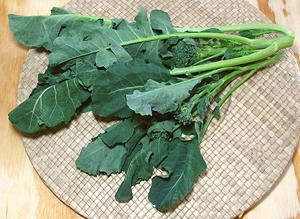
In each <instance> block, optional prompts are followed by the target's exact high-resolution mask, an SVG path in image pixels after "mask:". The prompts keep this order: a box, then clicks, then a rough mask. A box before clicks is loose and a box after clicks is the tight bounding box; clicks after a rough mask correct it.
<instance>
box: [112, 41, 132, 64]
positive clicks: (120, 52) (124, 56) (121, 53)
mask: <svg viewBox="0 0 300 219" xmlns="http://www.w3.org/2000/svg"><path fill="white" fill-rule="evenodd" d="M111 50H112V52H113V53H114V54H115V57H116V59H117V60H118V61H119V62H128V61H131V60H132V57H131V56H130V54H129V53H128V52H127V51H126V50H125V49H124V48H123V47H122V46H117V45H113V46H111Z"/></svg>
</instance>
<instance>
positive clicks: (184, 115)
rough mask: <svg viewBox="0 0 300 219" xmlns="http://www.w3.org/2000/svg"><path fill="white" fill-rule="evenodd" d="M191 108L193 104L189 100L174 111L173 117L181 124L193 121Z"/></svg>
mask: <svg viewBox="0 0 300 219" xmlns="http://www.w3.org/2000/svg"><path fill="white" fill-rule="evenodd" d="M192 110H193V104H192V103H191V102H187V103H184V104H183V105H182V106H181V107H180V108H179V109H178V111H177V112H176V114H175V119H176V120H177V121H178V122H179V123H181V124H183V125H187V124H191V123H192V121H193V115H192Z"/></svg>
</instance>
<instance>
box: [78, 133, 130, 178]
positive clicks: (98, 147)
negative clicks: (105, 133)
mask: <svg viewBox="0 0 300 219" xmlns="http://www.w3.org/2000/svg"><path fill="white" fill-rule="evenodd" d="M125 157H126V148H125V147H124V146H122V145H116V146H115V147H113V148H110V147H108V146H107V145H106V144H104V143H103V141H102V140H101V134H100V135H99V136H98V137H97V138H95V139H93V141H92V142H91V143H90V144H88V146H87V147H85V148H83V149H82V150H81V152H80V155H79V157H78V158H77V160H76V162H75V163H76V167H77V168H78V169H79V170H81V171H83V172H85V173H87V174H89V175H97V174H99V173H101V172H104V173H106V174H107V175H110V174H112V173H119V172H120V171H121V168H122V165H123V162H124V159H125Z"/></svg>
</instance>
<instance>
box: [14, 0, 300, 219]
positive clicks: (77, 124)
mask: <svg viewBox="0 0 300 219" xmlns="http://www.w3.org/2000/svg"><path fill="white" fill-rule="evenodd" d="M139 6H144V7H146V8H147V9H148V10H151V9H154V8H158V9H162V10H165V11H167V12H168V13H169V14H170V16H171V18H172V21H173V23H174V24H175V25H177V26H190V27H192V26H194V27H199V26H214V25H224V24H233V23H249V22H268V21H267V20H266V18H265V17H264V16H263V15H262V13H260V12H259V11H258V10H257V9H255V8H254V7H252V6H251V5H249V4H248V3H247V2H245V1H243V0H201V1H197V0H182V1H175V0H171V1H166V0H152V1H146V0H138V1H136V0H135V1H133V0H109V1H97V0H76V1H75V0H74V1H71V2H70V3H69V4H68V5H66V8H67V9H70V10H71V11H73V12H79V13H83V14H90V15H98V16H102V17H109V18H111V17H124V18H127V19H130V20H132V19H133V17H134V16H135V15H136V14H137V10H138V8H139ZM46 65H47V56H46V54H45V53H40V52H37V51H35V50H30V51H29V52H28V56H27V59H26V62H25V65H24V70H23V73H22V77H21V83H20V87H19V95H18V101H19V102H22V101H24V100H25V99H26V98H27V97H28V96H29V93H30V91H31V89H32V88H33V87H34V86H35V84H36V82H37V74H38V73H40V72H42V71H43V70H44V69H45V68H46ZM108 125H109V124H107V123H105V122H99V121H96V120H95V119H94V117H93V115H92V113H87V114H82V115H80V116H78V117H77V118H76V119H74V120H73V121H72V122H71V124H70V125H69V126H68V127H65V128H63V129H60V130H58V131H56V132H54V133H53V132H49V133H48V134H46V135H42V136H37V137H32V136H31V137H30V136H25V137H23V141H24V145H25V147H26V150H27V153H28V156H29V158H30V160H31V162H32V164H33V166H34V168H35V169H36V171H37V172H38V174H39V175H40V177H41V178H42V179H43V181H44V182H45V184H46V185H47V186H48V187H49V188H50V189H51V190H52V191H53V192H54V194H55V195H57V196H58V197H59V198H60V199H61V200H62V201H63V202H65V203H66V204H67V205H69V206H70V207H71V208H73V209H74V210H75V211H77V212H78V213H80V214H81V215H83V216H86V217H89V218H232V217H235V216H238V215H241V214H242V213H243V212H244V211H245V210H246V209H248V208H249V207H250V206H252V205H253V204H255V203H256V202H257V201H258V200H259V199H260V198H262V196H263V195H264V194H265V193H266V192H267V191H268V190H270V188H271V187H272V185H274V183H275V182H276V180H277V179H278V178H279V177H280V175H281V174H282V173H283V171H284V169H285V168H286V166H287V165H288V163H289V161H290V159H291V157H292V155H293V152H294V149H295V147H296V144H297V141H298V139H299V133H300V76H299V72H298V69H297V65H296V62H295V59H294V57H293V54H292V52H291V50H287V51H286V56H285V58H284V59H282V60H281V61H280V62H279V63H278V64H276V65H275V66H273V67H271V68H268V69H265V70H263V71H260V72H259V73H258V74H257V75H256V76H255V77H254V78H253V79H252V80H250V81H249V82H247V83H246V84H244V85H243V86H242V88H241V89H239V90H238V91H237V92H236V93H235V94H234V95H233V97H232V98H231V103H230V105H229V110H228V112H227V113H226V115H224V113H223V120H221V121H215V122H214V123H213V124H212V126H211V127H210V128H209V130H208V132H207V134H206V138H205V139H204V141H203V142H202V145H201V147H202V148H201V151H202V153H203V156H204V158H205V160H206V161H207V164H208V172H207V174H206V175H205V176H202V177H200V178H199V180H198V181H197V183H196V184H195V185H194V188H193V191H192V192H191V194H190V195H189V196H188V197H187V198H186V199H185V200H184V201H183V202H182V203H181V204H180V205H179V206H178V207H177V208H176V209H175V210H174V211H172V212H168V213H165V214H163V213H160V212H158V211H157V210H155V209H154V208H153V207H152V205H151V203H150V202H149V201H148V199H147V194H148V191H149V188H150V183H151V180H149V181H148V182H142V183H140V184H139V185H137V186H135V187H134V188H133V193H134V198H133V199H132V200H131V201H129V202H128V203H122V204H121V203H118V202H117V201H115V199H114V195H115V193H116V191H117V189H118V187H119V185H120V184H121V182H122V180H123V177H124V175H123V174H119V175H112V176H111V177H107V176H104V175H100V176H98V177H91V176H88V175H87V174H84V173H82V172H80V171H79V170H77V169H76V167H75V159H76V158H77V157H78V155H79V152H80V150H81V148H82V147H85V146H86V145H87V144H88V143H89V141H90V140H91V138H93V137H95V136H97V135H98V133H99V132H100V131H103V130H105V128H106V127H107V126H108Z"/></svg>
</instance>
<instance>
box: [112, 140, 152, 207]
mask: <svg viewBox="0 0 300 219" xmlns="http://www.w3.org/2000/svg"><path fill="white" fill-rule="evenodd" d="M146 148H147V140H146V142H142V143H141V148H140V150H139V151H138V152H137V153H136V154H135V156H134V158H133V159H132V160H131V162H130V164H129V166H128V170H127V174H126V177H125V179H124V181H123V183H122V184H121V185H120V187H119V189H118V191H117V193H116V195H115V198H116V199H117V201H120V202H125V201H129V200H130V199H131V198H132V196H133V194H132V190H131V186H133V185H135V184H137V183H138V182H140V181H141V180H147V179H149V178H150V177H151V175H152V165H151V163H149V158H150V155H151V152H150V151H148V150H147V149H146Z"/></svg>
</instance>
